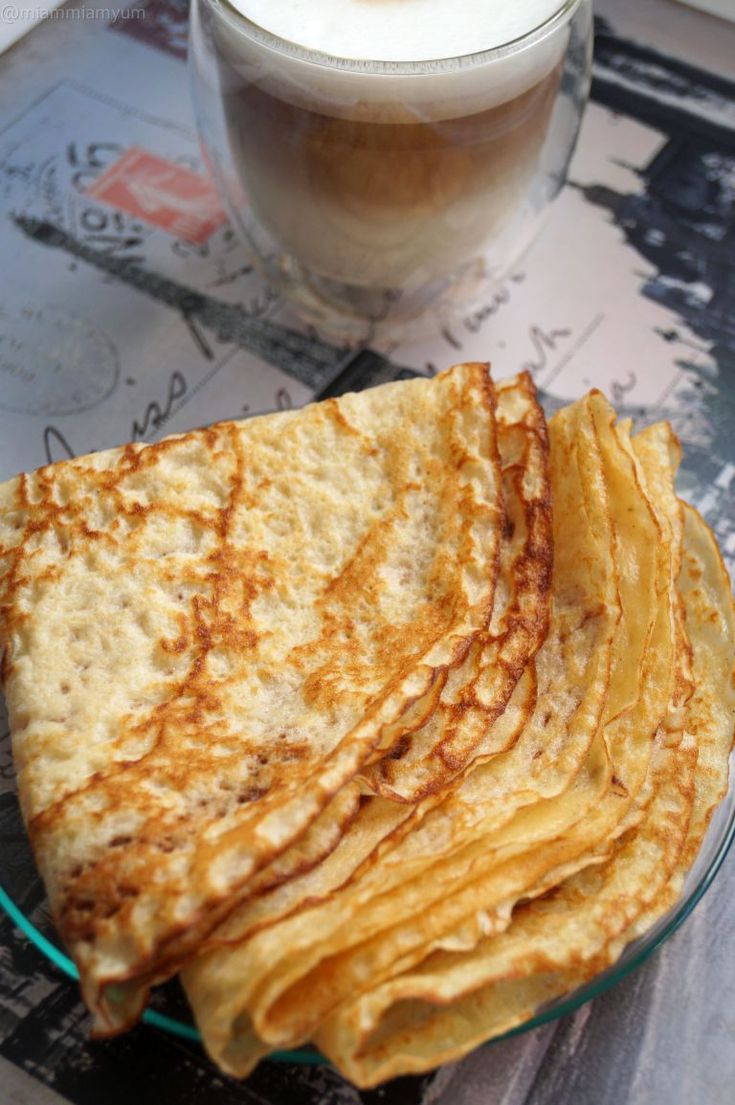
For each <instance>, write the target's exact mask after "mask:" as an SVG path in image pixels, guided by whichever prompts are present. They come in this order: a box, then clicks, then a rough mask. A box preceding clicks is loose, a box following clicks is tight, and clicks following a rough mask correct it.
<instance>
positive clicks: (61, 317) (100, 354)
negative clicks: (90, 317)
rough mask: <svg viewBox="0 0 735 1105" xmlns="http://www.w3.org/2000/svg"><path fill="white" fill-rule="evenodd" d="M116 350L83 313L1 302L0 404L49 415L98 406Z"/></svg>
mask: <svg viewBox="0 0 735 1105" xmlns="http://www.w3.org/2000/svg"><path fill="white" fill-rule="evenodd" d="M119 375H120V364H119V360H118V356H117V350H116V349H115V346H114V345H113V344H112V342H111V341H110V339H109V338H108V337H107V336H106V335H105V334H103V333H102V332H101V331H100V330H98V329H96V327H94V326H92V324H91V323H90V322H88V321H87V320H86V319H83V318H80V317H79V316H78V315H75V314H73V313H72V312H71V311H68V310H67V309H66V308H64V307H58V306H56V305H54V304H44V305H41V306H39V305H34V304H33V303H30V302H21V303H8V302H7V301H6V302H5V303H3V304H1V305H0V408H1V409H2V410H5V411H12V412H13V413H15V414H35V415H44V416H46V417H52V416H56V415H61V414H78V413H79V412H80V411H87V410H90V409H91V408H92V407H96V406H97V405H98V404H99V403H101V402H102V401H103V399H107V397H108V396H109V395H111V394H112V392H113V391H114V390H115V387H116V385H117V381H118V378H119Z"/></svg>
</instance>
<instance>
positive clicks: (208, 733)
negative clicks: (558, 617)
mask: <svg viewBox="0 0 735 1105" xmlns="http://www.w3.org/2000/svg"><path fill="white" fill-rule="evenodd" d="M494 406H495V400H494V391H493V386H492V383H491V381H490V379H489V376H488V373H487V368H486V366H483V365H478V364H470V365H464V366H459V367H457V368H455V369H453V370H451V371H450V372H447V373H444V374H442V375H440V376H438V377H436V378H435V379H433V380H412V381H406V382H402V383H399V384H391V385H386V386H385V387H383V388H380V389H375V390H373V391H369V392H364V393H362V394H360V395H349V396H345V397H343V398H340V399H337V400H328V401H326V402H324V403H321V404H318V405H314V406H311V407H308V408H306V409H304V410H302V411H294V412H285V413H281V414H277V415H272V416H266V417H264V418H259V419H254V420H252V421H249V422H245V423H241V424H236V423H223V424H221V425H219V426H215V427H211V428H209V429H206V430H201V431H195V432H193V433H189V434H185V435H183V436H180V437H174V438H168V439H166V440H164V441H162V442H160V443H159V444H156V445H151V446H135V445H128V446H125V447H124V448H121V449H117V450H112V451H110V452H106V453H100V454H97V455H95V456H91V457H86V458H81V459H78V460H72V461H68V462H64V463H61V464H57V465H54V466H51V467H47V468H44V469H40V470H39V471H38V472H37V473H35V474H33V475H31V476H20V477H18V478H17V479H16V480H13V481H11V482H10V483H9V484H5V485H3V487H2V488H0V570H1V571H2V584H1V588H2V589H1V590H0V641H1V642H2V650H3V664H2V675H3V680H4V685H5V692H6V696H7V700H8V707H9V715H10V727H11V732H12V738H13V750H14V756H15V760H16V764H17V767H18V784H19V790H20V798H21V804H22V808H23V812H24V816H25V819H26V822H27V825H28V830H29V834H30V836H31V840H32V843H33V847H34V851H35V854H36V858H37V860H38V864H39V867H40V870H41V873H42V875H43V878H44V881H45V884H46V887H47V890H48V893H49V898H50V902H51V907H52V910H53V913H54V917H55V919H56V923H57V925H58V928H59V930H60V932H61V935H62V937H63V939H64V941H65V943H66V944H67V946H68V948H69V949H70V951H71V953H72V955H73V957H74V959H75V961H76V963H77V966H78V967H79V971H80V975H81V983H82V990H83V993H84V995H85V999H86V1001H87V1003H88V1005H89V1006H90V1008H91V1010H92V1011H93V1014H94V1018H95V1029H96V1031H97V1032H108V1033H109V1032H113V1031H118V1030H120V1029H122V1028H124V1027H126V1026H127V1025H129V1024H130V1023H131V1022H132V1021H133V1020H134V1019H135V1017H137V1016H138V1014H139V1013H140V1011H141V1010H142V1008H143V1006H144V1004H145V1000H146V995H147V990H148V987H149V985H150V984H151V983H152V982H153V981H156V980H158V979H160V978H162V977H167V976H168V975H170V974H172V973H173V972H174V971H175V970H176V968H177V966H178V965H179V963H180V962H181V961H182V959H183V958H185V956H186V955H187V954H189V953H190V952H191V950H192V949H193V948H195V947H196V946H197V945H198V944H199V943H200V942H201V940H202V939H203V938H204V937H205V936H206V934H207V933H208V932H209V931H210V930H211V928H212V927H213V926H214V925H215V923H216V922H217V921H218V920H219V919H220V918H221V917H222V916H223V914H224V913H226V912H228V911H229V910H231V909H232V907H233V905H234V904H235V903H236V901H237V899H238V896H242V894H243V893H245V889H244V888H246V884H247V883H248V880H249V879H252V878H253V877H254V876H256V873H257V871H258V870H259V869H260V868H263V867H264V866H265V865H266V864H267V863H268V862H269V861H271V860H273V859H274V858H275V857H277V856H278V855H279V854H280V853H283V852H284V851H285V850H286V849H287V847H288V846H289V845H290V844H291V843H292V842H294V841H296V840H297V839H298V838H299V837H300V836H301V835H302V834H303V833H304V832H305V831H306V830H307V829H308V827H309V825H310V824H311V823H312V822H314V821H315V819H316V818H318V816H319V814H320V812H321V811H322V810H323V809H324V807H325V806H326V805H327V804H328V803H329V801H330V799H331V798H332V796H334V795H335V794H337V793H338V792H339V790H340V788H341V787H343V786H344V785H345V784H347V783H348V782H349V781H350V779H351V778H352V777H353V776H354V775H355V773H356V772H357V771H358V770H359V768H360V767H361V766H362V764H363V763H365V762H366V761H367V760H368V758H369V757H370V755H371V754H372V753H373V752H374V750H375V749H376V748H383V749H384V750H388V749H389V748H390V747H391V746H392V745H393V744H394V743H395V742H396V741H398V740H400V738H401V736H402V735H403V734H404V733H405V732H406V731H410V730H411V729H412V728H416V727H417V726H419V725H420V724H421V722H422V720H423V717H424V716H425V715H426V714H427V713H428V712H429V710H430V709H431V708H432V707H433V704H434V702H435V699H436V694H437V693H438V690H439V689H440V688H441V686H442V684H443V682H444V680H445V679H446V678H447V675H448V673H449V671H450V670H451V668H452V666H453V665H456V664H458V663H461V661H462V659H463V658H464V656H465V654H466V653H467V651H468V649H469V647H470V646H471V643H472V640H473V639H474V637H476V636H477V635H478V634H479V633H481V632H483V631H484V630H485V629H486V627H487V626H488V624H489V622H490V618H491V616H492V609H493V598H494V590H495V581H496V577H497V563H498V557H499V546H500V537H501V533H502V528H503V510H502V491H501V482H500V471H499V461H498V455H497V444H496V432H495V418H494ZM336 808H337V809H338V810H339V811H340V812H339V815H338V817H337V818H336V821H332V822H331V823H330V824H329V825H327V826H326V830H327V832H328V835H329V838H330V839H329V841H328V842H326V843H324V844H322V843H321V842H319V841H317V843H316V844H315V843H314V841H313V840H312V841H311V844H310V848H312V850H313V853H314V855H318V854H320V853H326V852H328V851H329V849H330V848H331V847H333V845H334V837H335V834H336V835H337V836H339V834H340V833H341V831H342V827H341V825H340V823H341V821H342V820H343V819H344V822H345V824H346V823H347V821H348V820H349V819H350V817H351V816H352V812H351V809H352V803H351V801H350V800H349V798H348V799H346V800H344V799H343V800H341V802H340V803H338V806H337V807H336ZM288 862H290V861H288Z"/></svg>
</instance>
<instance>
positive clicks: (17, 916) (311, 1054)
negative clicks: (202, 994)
mask: <svg viewBox="0 0 735 1105" xmlns="http://www.w3.org/2000/svg"><path fill="white" fill-rule="evenodd" d="M734 839H735V804H733V807H732V809H731V810H730V813H729V816H728V819H727V823H726V825H725V826H724V828H723V830H722V838H721V840H720V843H719V844H718V846H717V850H716V851H715V854H714V856H713V858H712V860H711V862H710V864H709V866H708V868H707V870H706V871H705V872H704V874H703V875H702V877H701V879H700V880H699V882H698V883H697V885H696V886H695V887H694V888H693V889H692V891H691V892H690V893H689V894H688V895H687V896H686V897H683V898H682V899H680V900H679V903H678V904H677V906H676V907H674V911H673V913H672V915H671V916H670V917H669V919H668V921H666V923H665V924H664V925H663V926H662V927H661V929H660V930H659V931H658V932H656V934H655V936H653V937H652V938H651V939H650V942H645V941H646V936H645V935H644V936H643V937H641V939H642V940H643V941H644V944H643V946H642V947H641V948H640V949H639V950H638V951H636V952H634V953H633V954H632V955H631V956H630V957H629V958H628V959H625V957H624V956H623V958H622V959H621V960H618V962H617V963H615V964H613V966H612V967H610V968H608V970H607V971H604V972H603V973H602V974H601V975H599V976H597V977H596V978H594V979H592V981H591V982H589V983H587V984H586V985H584V986H581V987H579V988H578V989H577V990H575V991H574V992H573V993H572V994H570V995H569V997H567V998H566V999H558V1000H556V1001H554V1002H553V1003H552V1005H551V1006H550V1007H549V1008H548V1009H545V1010H541V1012H539V1013H537V1014H536V1015H535V1016H534V1017H532V1018H531V1019H530V1020H528V1021H524V1023H523V1024H520V1025H518V1026H517V1027H516V1028H512V1029H510V1031H509V1032H505V1033H504V1034H503V1035H502V1036H498V1037H496V1039H494V1040H490V1041H488V1043H489V1044H493V1043H498V1042H499V1041H500V1040H506V1039H509V1038H510V1037H511V1036H519V1035H521V1034H522V1033H523V1032H530V1031H531V1029H533V1028H540V1027H541V1025H544V1024H548V1023H549V1022H550V1021H555V1020H558V1018H559V1017H564V1016H566V1014H568V1013H572V1012H574V1010H575V1009H578V1008H579V1007H580V1006H581V1005H584V1004H585V1002H588V1001H592V999H593V998H597V997H599V996H600V995H601V994H604V993H605V992H606V991H607V990H609V989H610V988H611V987H612V986H615V985H616V984H617V983H618V982H621V981H622V980H623V979H624V978H626V976H627V975H629V974H630V973H631V971H634V970H636V968H637V967H640V966H641V964H642V963H644V962H645V960H646V959H648V957H649V955H651V954H652V953H653V952H654V951H656V949H657V948H659V947H660V946H661V945H662V944H663V943H664V942H665V941H666V940H668V938H669V937H670V936H671V935H672V934H673V933H674V932H676V930H677V929H678V928H679V926H680V925H682V924H683V923H684V921H686V919H687V917H688V916H689V915H690V913H691V912H692V910H693V909H694V908H695V906H697V905H698V904H699V902H700V901H701V900H702V898H703V897H704V895H705V894H706V892H707V890H709V888H710V886H711V885H712V883H713V882H714V879H715V877H716V875H717V873H718V871H719V870H720V867H721V866H722V864H723V861H724V859H725V856H726V855H727V853H728V851H729V850H730V847H731V846H732V843H733V840H734ZM0 908H2V909H3V910H4V911H5V912H6V913H7V915H8V917H10V919H11V920H12V921H13V922H14V924H16V925H17V926H18V928H19V929H20V931H21V932H22V933H23V935H24V936H26V937H27V938H28V939H29V940H30V941H31V943H32V944H34V945H35V946H36V947H37V948H38V950H39V951H40V952H42V953H43V955H45V956H46V958H47V959H49V960H50V961H51V962H52V963H53V964H54V966H56V967H58V969H59V970H60V971H62V972H63V974H65V975H67V977H69V978H73V979H75V980H77V981H78V980H79V972H78V971H77V968H76V967H75V965H74V963H73V962H72V961H71V959H69V957H68V956H67V955H65V954H64V953H63V952H62V951H60V949H59V948H57V947H56V945H55V944H53V943H52V942H51V941H50V940H49V939H48V938H47V937H45V936H44V935H43V933H42V932H40V931H39V930H38V929H37V928H36V926H35V925H34V924H33V922H32V921H30V920H29V919H28V918H27V917H26V915H25V914H24V913H23V911H22V910H21V909H19V908H18V906H17V905H16V904H15V902H14V901H13V899H12V898H11V897H10V895H9V894H8V893H7V891H6V890H5V889H4V887H3V886H1V885H0ZM142 1019H143V1021H144V1023H145V1024H149V1025H152V1026H153V1027H154V1028H161V1029H163V1030H164V1031H165V1032H169V1033H171V1035H173V1036H179V1037H181V1038H183V1039H185V1040H196V1041H198V1042H201V1034H200V1032H199V1030H198V1029H197V1028H195V1027H194V1026H193V1025H189V1024H185V1023H183V1022H182V1021H177V1020H175V1019H174V1018H173V1017H167V1016H166V1014H165V1013H158V1012H156V1010H155V1009H146V1011H145V1012H144V1014H143V1018H142ZM268 1058H269V1059H273V1060H275V1061H276V1062H280V1063H303V1064H306V1065H309V1066H320V1065H323V1064H325V1063H327V1062H328V1060H327V1059H325V1057H324V1056H323V1055H321V1054H320V1053H319V1052H318V1051H316V1050H295V1051H273V1052H271V1053H270V1055H269V1056H268Z"/></svg>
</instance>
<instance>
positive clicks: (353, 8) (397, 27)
mask: <svg viewBox="0 0 735 1105" xmlns="http://www.w3.org/2000/svg"><path fill="white" fill-rule="evenodd" d="M230 2H231V4H232V6H233V7H234V8H236V9H237V10H238V11H239V12H240V13H241V14H242V15H244V16H246V17H247V18H248V19H250V20H251V21H252V22H253V23H256V24H257V25H258V26H259V27H261V28H262V29H263V30H266V31H269V32H270V33H271V34H274V35H278V36H279V37H280V38H284V39H287V40H289V41H290V42H293V43H296V44H298V45H299V46H302V47H305V48H306V49H309V50H319V51H322V52H323V53H327V54H332V55H335V56H337V57H342V58H351V59H360V60H372V61H427V60H431V59H440V58H448V57H458V56H461V55H465V54H471V53H477V52H478V51H481V50H490V49H494V48H496V47H498V46H504V45H506V44H507V43H510V42H514V41H515V40H516V39H518V38H520V37H522V36H523V35H526V34H528V33H529V32H530V31H533V30H535V29H536V28H537V27H539V26H540V25H541V24H543V23H545V22H546V20H547V19H550V18H551V16H552V15H554V14H555V13H556V12H557V11H558V10H559V9H560V8H561V7H563V6H564V5H563V3H562V2H561V0H230Z"/></svg>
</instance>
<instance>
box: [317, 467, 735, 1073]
mask: <svg viewBox="0 0 735 1105" xmlns="http://www.w3.org/2000/svg"><path fill="white" fill-rule="evenodd" d="M640 452H641V454H643V450H642V449H641V450H640ZM685 542H686V555H685V558H684V568H683V571H682V572H681V575H680V576H679V594H680V597H681V604H682V606H681V608H682V609H683V613H684V623H685V626H686V632H687V634H688V638H689V639H690V640H691V648H690V645H689V639H688V638H687V636H686V635H685V634H684V633H681V634H680V635H679V636H678V638H677V639H678V641H679V653H678V661H677V681H676V686H675V689H674V693H673V695H672V700H671V707H670V711H669V713H668V716H667V721H666V723H665V724H664V725H662V726H661V727H660V729H659V731H658V733H657V737H656V742H655V749H654V755H653V758H652V762H651V768H650V780H649V781H650V796H649V801H648V803H647V804H646V806H645V808H644V809H643V810H642V811H641V817H640V820H639V823H638V824H637V826H635V827H633V828H631V829H629V830H628V831H627V833H626V834H625V835H623V836H621V837H620V839H619V840H618V842H617V844H616V846H615V850H614V852H613V853H612V855H611V857H610V858H609V859H608V860H607V861H606V862H605V863H604V864H602V865H599V866H590V867H588V868H587V869H586V870H585V871H584V872H582V873H581V874H579V875H576V876H574V877H573V878H571V879H569V880H568V881H566V882H564V883H563V884H562V885H561V886H560V887H559V889H558V890H556V891H555V892H553V893H552V894H550V895H549V896H547V897H546V898H544V899H543V900H539V901H532V902H529V903H528V904H526V905H522V906H521V907H519V908H518V909H517V910H516V912H515V913H514V915H513V919H512V923H511V924H510V926H509V927H508V930H507V932H506V933H505V934H503V935H500V936H497V937H492V936H490V937H489V938H488V939H487V940H485V941H484V942H482V943H481V944H480V945H478V946H477V947H476V948H474V949H472V951H470V952H469V953H465V954H462V953H460V954H457V953H454V954H452V953H448V952H444V953H439V954H435V955H434V956H432V957H431V958H429V959H427V960H426V961H425V962H424V963H423V964H422V965H421V967H420V969H418V970H417V971H414V972H413V973H410V972H407V973H405V974H403V975H402V976H400V977H397V978H396V979H395V980H392V981H389V982H386V983H384V984H383V985H382V986H378V987H376V988H374V989H372V990H371V991H369V992H368V993H366V994H365V996H364V997H362V998H359V999H358V1000H356V1001H354V1002H351V1003H345V1004H344V1005H343V1006H342V1007H341V1009H340V1010H339V1011H338V1012H337V1013H336V1014H335V1015H334V1016H332V1017H331V1018H329V1019H328V1020H326V1021H325V1022H324V1023H323V1025H322V1026H321V1027H320V1029H319V1031H318V1033H317V1036H316V1039H317V1042H318V1044H319V1046H320V1047H321V1048H322V1050H323V1051H324V1052H325V1053H326V1054H327V1055H328V1056H329V1057H330V1058H331V1059H332V1060H333V1061H334V1062H336V1063H337V1064H338V1066H339V1067H340V1069H341V1070H342V1071H344V1072H345V1073H346V1074H347V1076H348V1077H350V1078H351V1079H352V1080H353V1081H355V1082H356V1083H357V1084H358V1085H361V1086H370V1085H373V1084H374V1083H376V1082H378V1081H382V1080H383V1079H385V1078H388V1077H391V1075H392V1074H393V1073H395V1072H398V1071H400V1073H402V1074H403V1073H407V1072H409V1071H414V1072H418V1071H421V1070H425V1069H427V1068H428V1067H431V1066H435V1065H436V1064H437V1063H440V1062H445V1061H449V1060H452V1059H456V1058H457V1057H459V1056H460V1055H462V1054H464V1053H465V1052H466V1051H467V1050H469V1049H470V1048H471V1047H474V1046H476V1045H477V1044H478V1043H480V1042H482V1040H485V1039H488V1038H490V1037H491V1036H494V1035H497V1034H500V1033H502V1032H505V1031H508V1030H509V1029H510V1028H512V1027H514V1026H515V1025H517V1024H519V1023H521V1022H522V1021H523V1020H525V1019H527V1018H528V1017H530V1016H531V1015H532V1014H533V1013H534V1012H535V1010H536V1009H537V1008H538V1007H539V1006H540V1005H542V1004H543V1003H545V1002H547V1001H549V1000H551V999H553V998H555V997H559V996H560V995H561V994H563V993H565V992H566V991H568V990H570V989H572V988H573V987H574V986H576V985H579V984H580V983H581V982H583V981H584V980H585V979H587V978H589V977H591V976H592V975H593V974H596V973H597V972H599V971H600V970H602V969H603V968H604V967H606V966H607V965H609V964H610V963H611V962H613V961H614V960H615V959H616V958H617V956H618V955H619V954H620V952H621V951H622V949H623V947H624V946H625V944H626V943H627V942H629V941H630V940H632V939H634V938H635V937H637V936H638V935H640V934H641V933H642V932H644V931H645V930H646V929H647V928H648V927H650V925H651V924H653V923H654V922H655V920H656V919H657V917H659V916H660V915H661V914H662V913H663V912H664V911H665V910H666V909H667V908H669V907H670V906H671V904H672V902H673V901H674V900H675V898H676V896H677V895H678V893H679V892H680V889H681V882H682V879H683V875H684V872H685V871H686V870H687V869H688V867H689V866H690V865H691V863H692V861H693V859H694V858H695V856H696V852H697V851H698V849H699V847H700V845H701V842H702V839H703V836H704V832H705V830H706V827H707V824H708V822H709V819H710V817H711V815H712V812H713V810H714V808H715V807H716V804H717V802H719V801H720V799H721V798H722V796H723V794H724V792H725V789H726V786H727V761H728V755H729V752H730V749H731V747H732V741H733V728H734V722H735V684H734V683H733V654H734V653H735V610H734V608H733V601H732V597H731V595H730V587H729V581H728V579H727V574H726V572H725V570H724V567H723V565H722V562H721V559H720V557H719V553H718V551H717V547H716V544H715V542H714V540H713V538H712V536H711V534H710V533H709V531H708V530H707V528H706V527H705V526H704V523H703V522H702V520H701V519H700V518H699V516H698V515H697V514H696V512H695V511H693V510H692V508H690V507H687V508H686V527H685ZM680 628H683V625H682V624H681V623H680ZM690 655H691V664H690ZM692 680H693V683H692ZM692 691H693V693H692Z"/></svg>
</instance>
